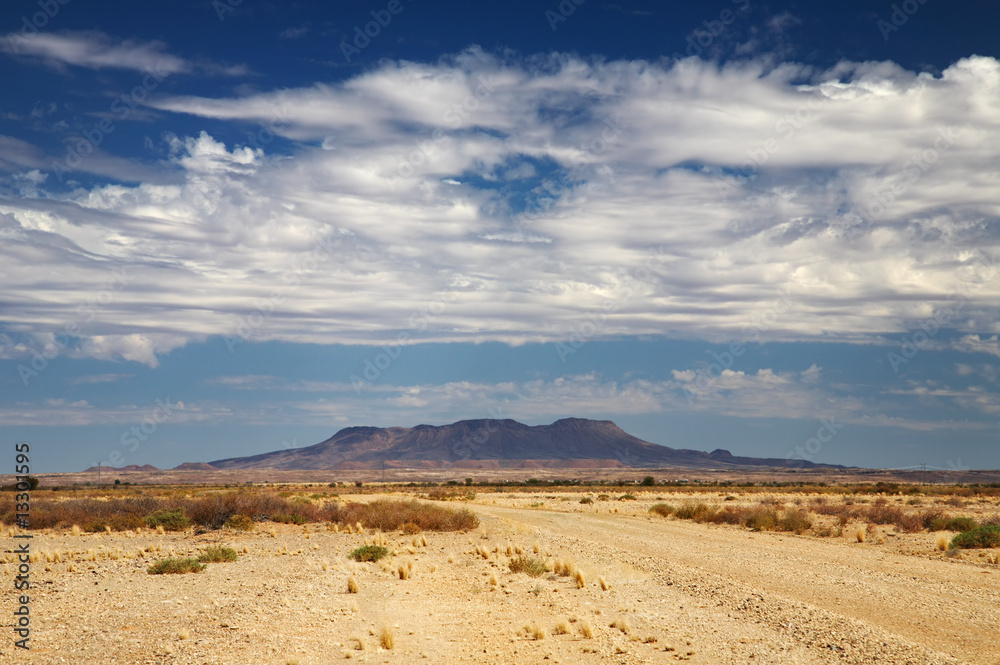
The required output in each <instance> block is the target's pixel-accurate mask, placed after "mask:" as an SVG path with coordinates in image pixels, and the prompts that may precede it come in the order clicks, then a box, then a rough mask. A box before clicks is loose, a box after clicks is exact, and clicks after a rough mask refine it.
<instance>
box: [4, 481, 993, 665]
mask: <svg viewBox="0 0 1000 665" xmlns="http://www.w3.org/2000/svg"><path fill="white" fill-rule="evenodd" d="M310 491H314V490H312V489H302V490H301V493H302V495H303V496H305V495H307V494H308V492H310ZM340 491H341V492H342V491H343V490H340ZM608 491H609V493H610V494H609V496H608V497H607V498H602V499H600V500H598V496H599V495H598V494H597V493H596V492H582V491H575V490H574V491H556V490H553V491H551V492H547V491H545V490H542V491H536V492H531V493H528V492H511V491H507V492H503V493H497V492H491V491H489V490H486V491H483V490H480V491H479V492H478V494H477V495H476V497H475V499H472V500H468V501H448V502H433V503H434V504H435V505H446V506H448V507H454V508H462V507H465V508H469V509H470V510H472V511H473V512H474V513H475V514H476V515H477V516H478V517H479V520H480V525H479V527H477V528H476V529H474V530H469V531H465V532H432V531H423V532H421V533H418V534H403V533H401V532H400V531H394V532H388V533H377V532H373V531H372V530H370V529H368V530H365V533H357V532H356V531H355V532H354V533H347V532H345V530H343V529H340V528H339V527H338V529H337V531H334V529H333V527H332V526H331V525H329V524H325V523H308V524H304V525H294V524H274V523H272V522H261V523H258V524H257V525H256V528H255V529H254V530H253V531H251V532H238V531H234V530H232V529H229V528H223V529H220V530H210V531H207V532H203V533H196V532H195V531H194V530H193V529H188V530H187V531H184V532H176V533H171V532H165V533H160V532H158V531H157V530H154V529H149V528H140V529H137V530H131V531H126V532H115V533H107V532H103V531H102V532H99V533H86V532H80V531H74V530H71V529H67V528H56V529H46V530H41V531H36V532H34V534H35V536H34V538H33V541H32V548H33V551H34V552H36V556H37V560H36V561H35V562H34V563H32V571H31V576H32V586H33V588H32V591H31V617H32V623H31V628H32V633H31V646H32V649H31V651H30V652H25V651H23V650H20V649H15V648H14V645H13V638H12V637H11V636H10V634H8V636H7V637H5V638H4V639H3V640H2V642H0V663H11V664H13V663H74V664H77V663H80V664H83V663H176V664H182V663H184V664H186V663H191V664H195V663H198V664H201V663H234V664H235V663H240V664H246V663H268V664H271V663H273V664H275V665H286V664H289V663H299V664H300V665H314V664H315V665H318V664H326V663H333V662H341V661H344V660H347V659H353V660H359V661H363V662H370V663H407V664H408V663H419V662H429V663H526V664H527V663H532V664H537V663H543V662H544V663H659V662H664V663H666V662H670V663H672V662H676V661H682V660H684V661H690V662H691V663H706V664H709V663H713V664H714V663H740V664H745V663H760V664H763V663H774V664H779V663H780V664H783V665H784V664H789V663H990V664H996V663H1000V639H998V626H1000V566H998V565H997V564H996V563H995V562H996V561H997V559H996V556H995V555H996V554H997V552H1000V550H997V549H982V550H977V549H965V550H948V551H945V550H943V549H940V548H939V541H940V540H941V539H942V538H944V539H948V538H950V537H951V536H953V535H954V534H953V533H950V532H941V531H938V532H932V531H919V532H914V533H909V532H906V531H905V530H902V529H899V528H897V527H895V526H893V525H872V526H871V527H868V526H867V525H866V524H865V522H864V520H855V519H852V520H850V521H849V522H848V523H846V524H843V525H841V524H838V523H837V521H836V517H834V516H832V515H815V514H813V515H812V516H811V517H812V520H813V522H814V528H813V529H810V530H807V531H805V532H804V533H802V534H801V535H795V534H794V533H790V532H774V531H753V530H751V529H748V528H746V527H744V526H739V525H730V524H712V523H696V522H694V521H692V520H687V519H678V518H677V517H676V516H669V517H663V516H660V515H657V514H653V513H650V511H649V509H650V507H651V506H653V505H655V504H657V503H661V502H666V503H669V504H671V505H672V506H683V505H686V504H687V505H690V504H691V503H693V502H705V503H707V504H709V505H713V506H717V507H723V506H744V507H750V506H757V505H760V502H761V500H762V498H763V499H765V500H770V501H771V502H772V504H771V505H774V504H775V503H777V505H778V506H779V507H780V505H782V504H784V505H787V506H788V507H789V508H792V507H794V506H795V505H801V506H804V507H808V506H809V502H810V501H811V500H812V499H813V498H815V497H810V496H805V495H796V494H781V495H775V497H774V499H768V498H767V497H768V495H767V494H766V493H761V492H757V493H753V494H748V493H741V492H740V491H738V490H737V489H734V490H732V491H731V493H700V494H697V495H694V494H684V493H680V492H677V491H666V490H660V489H659V488H652V489H651V491H646V492H640V491H637V490H630V491H632V494H634V495H635V496H636V500H616V499H617V498H618V497H619V496H620V495H621V494H622V492H621V491H620V490H617V489H613V490H608ZM414 495H419V492H414V493H413V494H408V493H405V492H398V493H397V495H396V496H397V498H407V499H408V498H412V496H414ZM376 496H378V495H373V494H365V495H358V496H348V495H346V494H342V495H341V496H339V497H337V498H336V499H329V500H330V501H333V500H336V501H341V502H346V501H351V500H356V501H361V502H365V501H371V500H373V499H374V498H376ZM382 496H385V495H382ZM727 496H731V497H732V498H731V499H729V500H728V501H727ZM584 497H588V498H591V499H592V500H593V503H581V502H580V500H581V499H582V498H584ZM869 498H870V497H869ZM885 499H886V502H887V503H888V505H890V506H899V507H900V508H901V509H903V510H906V511H915V510H918V509H928V508H933V507H936V506H938V505H940V506H941V508H942V509H946V510H947V511H948V512H949V513H951V514H954V515H962V516H969V517H973V518H976V519H986V518H988V517H990V516H995V515H997V513H1000V506H998V500H997V498H996V497H981V498H977V499H971V500H969V501H968V502H966V503H965V505H962V506H961V507H956V506H957V504H954V505H952V504H948V503H945V500H944V499H943V498H940V497H932V496H928V497H922V499H921V500H920V505H913V504H911V503H909V501H908V498H907V497H903V496H900V497H895V496H889V497H885ZM840 500H841V499H840V498H836V497H834V498H831V499H830V501H832V502H837V501H840ZM865 501H867V500H865ZM914 503H916V502H914ZM859 529H860V530H861V531H862V532H863V533H864V536H863V538H864V542H859V540H860V538H859V534H858V530H859ZM352 531H354V529H352ZM831 531H833V533H832V534H831ZM817 532H822V533H823V534H824V535H822V536H820V535H816V533H817ZM12 534H13V530H11V531H10V532H9V534H8V535H12ZM6 542H7V543H12V542H13V539H12V538H7V539H6ZM372 542H375V543H384V544H386V545H387V546H388V548H389V549H390V550H391V553H390V555H389V556H387V557H386V558H384V559H382V560H381V561H379V562H366V563H359V562H356V561H353V560H351V559H350V558H349V557H348V554H349V553H350V552H351V551H352V550H354V549H355V548H356V547H358V546H360V545H363V544H365V543H372ZM209 545H225V546H228V547H232V548H233V549H235V550H236V551H237V552H238V553H239V560H238V561H236V562H232V563H212V564H209V565H208V567H207V569H206V570H204V571H203V572H201V573H195V574H183V575H150V574H147V568H149V566H150V565H151V564H153V563H154V562H156V561H157V560H161V559H163V558H166V557H169V556H195V555H197V554H198V553H199V552H201V551H203V550H204V548H205V547H207V546H209ZM5 549H6V550H7V554H6V555H5V556H6V559H5V560H6V563H5V564H4V571H5V576H6V577H7V579H8V580H11V581H12V580H13V579H14V576H15V575H16V574H17V572H16V565H15V564H14V563H13V556H12V554H11V552H10V550H11V548H10V547H6V548H5ZM520 553H523V555H524V556H525V557H529V558H537V559H539V560H541V561H544V562H545V563H546V564H547V567H548V568H549V571H548V572H545V573H543V574H541V575H540V576H538V577H531V576H529V575H527V574H525V573H514V572H511V570H510V566H509V563H510V561H511V560H513V559H516V558H517V557H518V556H519V554H520ZM401 568H403V569H404V570H405V572H403V573H401V572H400V569H401ZM557 573H561V574H557ZM577 573H579V575H578V574H577ZM351 577H353V578H354V581H355V583H356V585H357V593H350V592H349V591H348V580H349V578H351ZM402 577H406V578H407V579H401V578H402ZM16 595H17V594H16V592H15V591H14V589H13V584H12V582H11V583H5V584H4V592H3V599H4V600H3V612H4V616H6V617H7V619H5V624H6V625H7V626H8V627H10V626H11V625H12V622H11V617H12V612H13V608H14V607H15V603H16ZM8 631H9V628H8ZM383 632H386V633H387V634H386V636H385V638H386V639H383ZM386 646H390V647H391V648H386Z"/></svg>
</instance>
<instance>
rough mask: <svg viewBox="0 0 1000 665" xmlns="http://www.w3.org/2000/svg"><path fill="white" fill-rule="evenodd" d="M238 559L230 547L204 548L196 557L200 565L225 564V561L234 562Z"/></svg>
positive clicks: (214, 546) (213, 546)
mask: <svg viewBox="0 0 1000 665" xmlns="http://www.w3.org/2000/svg"><path fill="white" fill-rule="evenodd" d="M239 558H240V557H239V555H238V554H237V553H236V550H234V549H233V548H232V547H222V546H221V545H212V546H211V547H206V548H205V551H204V552H202V553H201V556H199V557H198V561H200V562H202V563H225V562H227V561H236V560H237V559H239Z"/></svg>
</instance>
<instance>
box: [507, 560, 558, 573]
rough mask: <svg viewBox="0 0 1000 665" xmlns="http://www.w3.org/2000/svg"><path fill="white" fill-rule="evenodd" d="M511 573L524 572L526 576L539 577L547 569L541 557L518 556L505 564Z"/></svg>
mask: <svg viewBox="0 0 1000 665" xmlns="http://www.w3.org/2000/svg"><path fill="white" fill-rule="evenodd" d="M507 567H508V568H510V572H512V573H524V574H525V575H527V576H528V577H541V576H542V575H544V574H545V573H547V572H548V571H549V568H548V566H546V565H545V562H544V561H542V560H541V559H536V558H535V557H529V556H519V557H517V558H516V559H511V560H510V563H508V564H507Z"/></svg>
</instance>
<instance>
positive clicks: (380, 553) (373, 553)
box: [348, 545, 389, 561]
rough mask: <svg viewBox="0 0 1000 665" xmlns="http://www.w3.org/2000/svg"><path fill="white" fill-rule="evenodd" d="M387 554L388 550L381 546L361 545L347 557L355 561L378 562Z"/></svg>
mask: <svg viewBox="0 0 1000 665" xmlns="http://www.w3.org/2000/svg"><path fill="white" fill-rule="evenodd" d="M388 554H389V549H388V548H386V547H382V546H381V545H362V546H361V547H358V548H356V549H354V550H353V551H352V552H351V553H350V554H349V555H348V556H350V557H351V558H352V559H354V560H355V561H378V560H379V559H381V558H382V557H384V556H386V555H388Z"/></svg>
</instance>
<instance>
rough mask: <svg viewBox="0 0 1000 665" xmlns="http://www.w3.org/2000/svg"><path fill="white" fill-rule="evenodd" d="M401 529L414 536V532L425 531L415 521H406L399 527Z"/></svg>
mask: <svg viewBox="0 0 1000 665" xmlns="http://www.w3.org/2000/svg"><path fill="white" fill-rule="evenodd" d="M399 530H400V531H402V532H403V533H405V534H406V535H408V536H412V535H414V534H417V533H420V532H421V531H423V529H421V528H420V525H419V524H416V523H415V522H406V523H405V524H403V525H402V526H401V527H399Z"/></svg>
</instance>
